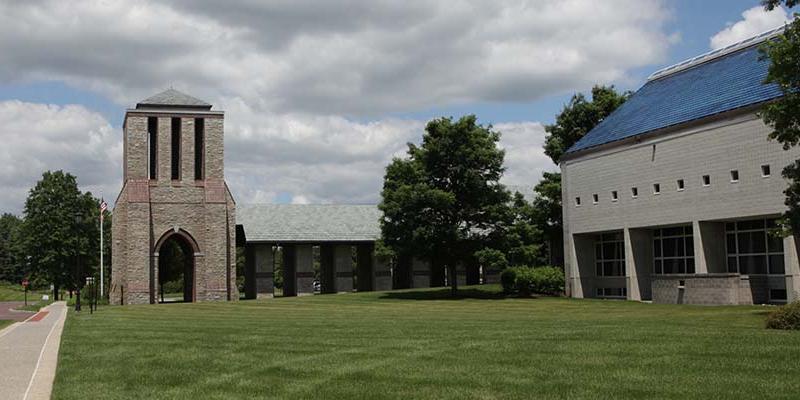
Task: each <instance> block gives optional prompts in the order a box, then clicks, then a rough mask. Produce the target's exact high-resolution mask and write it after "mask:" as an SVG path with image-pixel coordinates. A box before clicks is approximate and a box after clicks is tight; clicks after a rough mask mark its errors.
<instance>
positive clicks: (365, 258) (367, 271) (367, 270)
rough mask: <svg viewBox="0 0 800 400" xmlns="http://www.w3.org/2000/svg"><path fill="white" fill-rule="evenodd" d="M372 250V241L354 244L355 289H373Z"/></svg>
mask: <svg viewBox="0 0 800 400" xmlns="http://www.w3.org/2000/svg"><path fill="white" fill-rule="evenodd" d="M374 252H375V245H374V244H372V243H362V244H359V245H358V246H356V285H357V286H356V290H358V291H359V292H369V291H372V290H374V287H375V284H374V283H373V272H372V270H373V269H374V264H373V263H374V260H373V256H372V254H373V253H374Z"/></svg>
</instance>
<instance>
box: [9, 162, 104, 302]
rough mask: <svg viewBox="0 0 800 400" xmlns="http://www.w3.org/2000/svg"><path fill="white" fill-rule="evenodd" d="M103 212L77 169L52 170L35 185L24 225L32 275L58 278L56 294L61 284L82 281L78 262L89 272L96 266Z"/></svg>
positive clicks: (50, 279) (52, 280)
mask: <svg viewBox="0 0 800 400" xmlns="http://www.w3.org/2000/svg"><path fill="white" fill-rule="evenodd" d="M99 216H100V214H99V207H98V200H97V199H95V198H94V197H92V195H91V193H89V192H86V193H81V191H80V190H79V189H78V184H77V181H76V179H75V177H74V176H73V175H71V174H68V173H64V172H62V171H55V172H50V171H47V172H45V173H44V174H42V179H41V180H40V181H39V182H37V183H36V186H34V187H33V188H32V189H31V191H30V193H29V195H28V198H27V200H26V201H25V219H24V222H23V223H22V225H21V227H20V234H21V236H20V238H21V248H22V253H23V254H24V255H25V257H26V261H25V262H26V264H27V265H28V267H29V268H30V273H31V275H32V277H33V278H34V279H35V280H36V281H38V282H41V283H44V282H49V283H52V284H53V287H54V293H53V296H54V298H55V299H57V296H58V290H59V288H61V287H67V288H70V289H74V288H76V287H77V286H78V285H79V284H80V282H79V281H78V280H79V279H82V278H83V276H78V275H76V269H75V268H76V265H77V263H78V262H80V264H81V266H82V268H83V275H84V276H86V275H90V274H92V273H93V271H94V270H95V269H96V267H97V258H98V248H99V243H98V242H99V223H98V221H99ZM106 232H108V230H107V231H106Z"/></svg>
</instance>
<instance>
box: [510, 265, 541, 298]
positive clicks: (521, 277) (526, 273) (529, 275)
mask: <svg viewBox="0 0 800 400" xmlns="http://www.w3.org/2000/svg"><path fill="white" fill-rule="evenodd" d="M514 269H516V277H517V281H516V282H515V284H514V287H515V289H517V293H518V294H519V295H520V296H530V295H531V292H532V291H535V287H534V286H535V282H536V273H535V272H534V269H533V268H530V267H515V268H514Z"/></svg>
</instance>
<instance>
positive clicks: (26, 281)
mask: <svg viewBox="0 0 800 400" xmlns="http://www.w3.org/2000/svg"><path fill="white" fill-rule="evenodd" d="M29 283H30V282H28V280H27V279H23V280H22V287H28V284H29Z"/></svg>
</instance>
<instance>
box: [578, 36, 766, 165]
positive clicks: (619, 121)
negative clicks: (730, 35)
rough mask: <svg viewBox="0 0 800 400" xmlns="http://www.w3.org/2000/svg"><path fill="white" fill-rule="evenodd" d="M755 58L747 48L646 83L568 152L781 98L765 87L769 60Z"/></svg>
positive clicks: (754, 48)
mask: <svg viewBox="0 0 800 400" xmlns="http://www.w3.org/2000/svg"><path fill="white" fill-rule="evenodd" d="M759 56H760V53H759V51H758V46H751V47H748V48H745V49H742V50H739V51H736V52H733V53H730V54H726V55H723V56H720V57H719V58H715V59H712V60H710V61H707V62H705V63H702V64H699V65H696V66H694V67H691V68H688V69H685V70H683V71H679V72H676V73H674V74H670V75H667V76H664V77H661V78H658V79H654V80H651V81H649V82H647V83H646V84H645V85H644V86H642V87H641V88H640V89H639V90H638V91H637V92H636V93H634V94H633V96H631V98H630V99H628V101H626V102H625V103H624V104H623V105H622V106H620V107H619V108H618V109H617V110H616V111H614V112H613V113H611V115H609V116H608V118H606V119H605V120H603V121H602V122H600V123H599V124H598V125H597V126H596V127H594V129H592V130H591V131H589V133H587V134H586V136H584V137H583V138H581V140H579V141H578V142H577V143H575V145H573V146H572V147H570V148H569V150H567V153H573V152H576V151H580V150H586V149H589V148H591V147H595V146H599V145H603V144H606V143H612V142H616V141H618V140H622V139H626V138H630V137H633V136H637V135H642V134H645V133H648V132H652V131H655V130H657V129H662V128H667V127H670V126H673V125H677V124H681V123H685V122H689V121H694V120H698V119H700V118H705V117H709V116H712V115H715V114H719V113H722V112H726V111H731V110H734V109H737V108H741V107H745V106H749V105H753V104H758V103H761V102H764V101H768V100H771V99H774V98H776V97H780V96H781V91H780V88H779V87H778V85H775V84H764V79H765V78H766V76H767V70H768V68H769V60H760V59H759Z"/></svg>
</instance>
